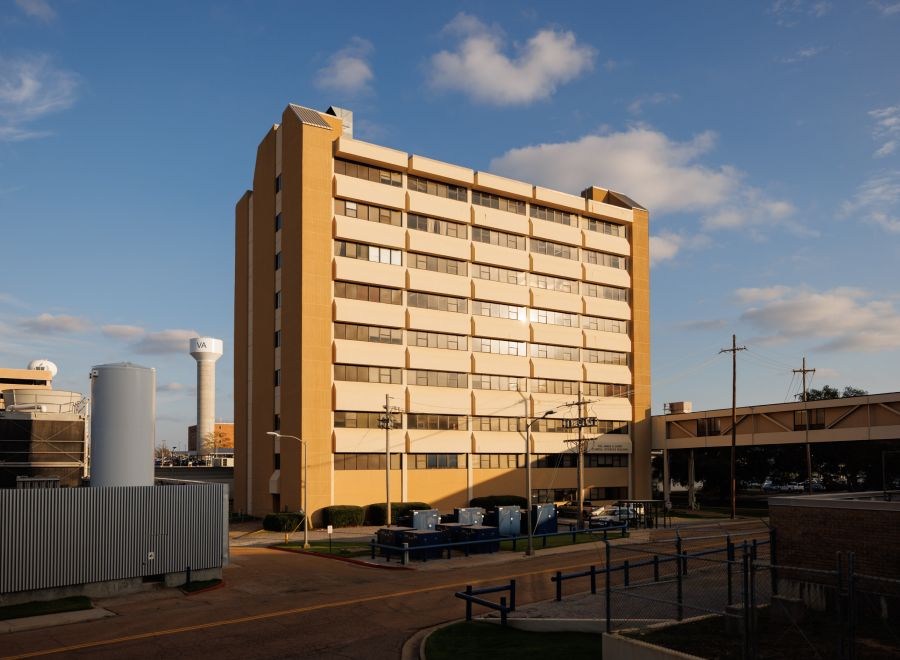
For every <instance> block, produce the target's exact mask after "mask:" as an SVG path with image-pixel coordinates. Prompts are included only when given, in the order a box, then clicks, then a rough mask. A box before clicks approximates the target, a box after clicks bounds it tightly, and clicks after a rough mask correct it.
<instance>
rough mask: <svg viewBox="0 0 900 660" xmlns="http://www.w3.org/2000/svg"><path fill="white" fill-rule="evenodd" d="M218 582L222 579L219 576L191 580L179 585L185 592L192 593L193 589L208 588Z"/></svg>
mask: <svg viewBox="0 0 900 660" xmlns="http://www.w3.org/2000/svg"><path fill="white" fill-rule="evenodd" d="M218 584H222V580H220V579H219V578H213V579H212V580H193V581H191V582H190V583H189V584H188V583H186V584H183V585H181V590H182V591H183V592H184V593H186V594H192V593H194V592H195V591H203V590H204V589H209V588H210V587H214V586H216V585H218Z"/></svg>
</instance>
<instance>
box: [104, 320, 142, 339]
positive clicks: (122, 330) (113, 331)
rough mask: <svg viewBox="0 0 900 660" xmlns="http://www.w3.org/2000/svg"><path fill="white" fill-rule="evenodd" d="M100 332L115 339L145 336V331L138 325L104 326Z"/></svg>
mask: <svg viewBox="0 0 900 660" xmlns="http://www.w3.org/2000/svg"><path fill="white" fill-rule="evenodd" d="M100 331H101V332H102V333H103V334H104V335H106V336H107V337H111V338H113V339H135V338H137V337H140V336H141V335H142V334H144V329H143V328H139V327H138V326H136V325H117V324H110V325H104V326H103V327H102V328H100Z"/></svg>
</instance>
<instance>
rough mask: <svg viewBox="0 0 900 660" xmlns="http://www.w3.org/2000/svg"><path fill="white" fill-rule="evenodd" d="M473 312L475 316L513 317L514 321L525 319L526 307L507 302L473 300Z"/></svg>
mask: <svg viewBox="0 0 900 660" xmlns="http://www.w3.org/2000/svg"><path fill="white" fill-rule="evenodd" d="M472 314H474V315H475V316H489V317H491V318H495V319H512V320H513V321H524V320H525V308H524V307H519V306H517V305H507V304H505V303H494V302H484V301H483V300H473V301H472Z"/></svg>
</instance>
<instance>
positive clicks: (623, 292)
mask: <svg viewBox="0 0 900 660" xmlns="http://www.w3.org/2000/svg"><path fill="white" fill-rule="evenodd" d="M582 289H583V290H582V293H584V295H586V296H591V297H592V298H603V299H604V300H618V301H620V302H628V289H622V288H620V287H617V286H607V285H605V284H592V283H591V282H585V283H584V287H582Z"/></svg>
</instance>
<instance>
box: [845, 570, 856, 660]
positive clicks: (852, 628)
mask: <svg viewBox="0 0 900 660" xmlns="http://www.w3.org/2000/svg"><path fill="white" fill-rule="evenodd" d="M855 559H856V553H853V552H848V553H847V658H848V660H854V658H855V657H856V602H855V601H856V579H855V577H854V575H853V573H854V571H853V568H854V563H855V562H854V560H855Z"/></svg>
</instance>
